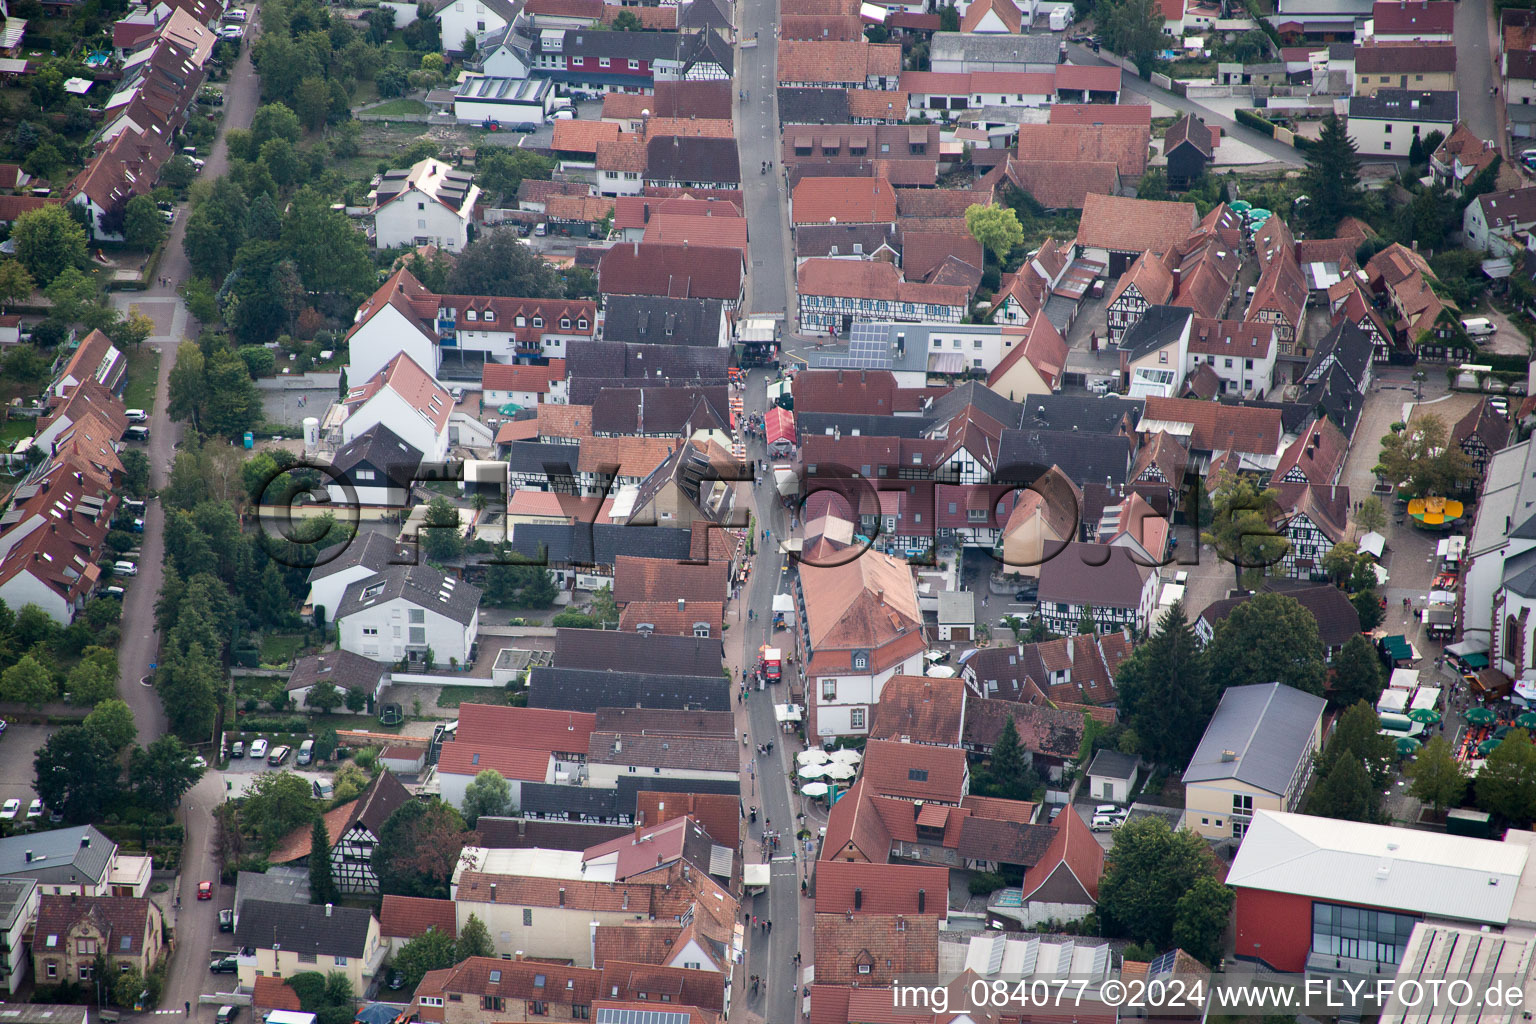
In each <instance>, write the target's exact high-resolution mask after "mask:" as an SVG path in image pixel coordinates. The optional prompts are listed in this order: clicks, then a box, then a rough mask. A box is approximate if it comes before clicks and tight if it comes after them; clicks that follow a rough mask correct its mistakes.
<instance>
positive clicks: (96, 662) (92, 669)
mask: <svg viewBox="0 0 1536 1024" xmlns="http://www.w3.org/2000/svg"><path fill="white" fill-rule="evenodd" d="M80 654H81V657H80V661H79V662H77V663H76V664H75V667H74V668H72V669H70V671H69V676H68V678H67V679H66V680H65V682H64V686H65V688H66V689H67V690H68V691H69V700H70V703H72V704H74V705H75V706H76V707H86V708H88V707H95V706H96V705H97V704H99V703H100V702H102V701H104V700H111V699H112V698H113V697H116V696H117V677H118V674H119V669H118V665H117V655H116V654H114V653H112V651H110V650H108V649H107V648H105V647H94V646H92V647H86V648H84V649H83V650H82V651H81V652H80ZM128 738H129V739H130V740H131V739H133V737H132V736H129V737H128Z"/></svg>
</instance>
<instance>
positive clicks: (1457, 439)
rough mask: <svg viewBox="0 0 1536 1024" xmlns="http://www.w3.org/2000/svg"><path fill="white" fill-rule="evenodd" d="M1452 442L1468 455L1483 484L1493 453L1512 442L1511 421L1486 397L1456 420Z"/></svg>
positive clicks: (1452, 429)
mask: <svg viewBox="0 0 1536 1024" xmlns="http://www.w3.org/2000/svg"><path fill="white" fill-rule="evenodd" d="M1451 443H1453V444H1455V445H1457V446H1459V447H1460V448H1461V450H1462V451H1464V452H1466V453H1467V457H1468V458H1469V459H1471V460H1472V468H1473V470H1474V475H1475V477H1476V478H1477V480H1479V481H1481V480H1482V479H1483V473H1484V471H1485V470H1486V469H1487V468H1488V460H1489V459H1491V458H1493V453H1494V452H1496V451H1499V450H1501V449H1502V448H1503V447H1504V446H1505V445H1507V444H1508V443H1509V418H1508V417H1507V416H1505V415H1504V414H1502V413H1500V412H1499V411H1498V410H1496V409H1494V407H1493V405H1492V403H1491V402H1490V401H1489V400H1488V399H1486V398H1485V399H1483V400H1482V401H1480V402H1478V403H1477V405H1476V406H1474V407H1473V408H1472V409H1470V410H1469V411H1468V412H1467V414H1466V415H1465V416H1463V417H1462V418H1461V419H1459V420H1457V421H1456V425H1455V426H1454V427H1452V428H1451Z"/></svg>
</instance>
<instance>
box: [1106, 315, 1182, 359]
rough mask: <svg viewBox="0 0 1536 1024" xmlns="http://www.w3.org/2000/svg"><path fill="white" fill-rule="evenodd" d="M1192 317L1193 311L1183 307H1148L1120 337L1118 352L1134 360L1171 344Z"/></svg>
mask: <svg viewBox="0 0 1536 1024" xmlns="http://www.w3.org/2000/svg"><path fill="white" fill-rule="evenodd" d="M1194 315H1195V311H1194V310H1192V309H1188V308H1186V307H1184V306H1148V307H1147V308H1146V311H1145V312H1143V313H1142V314H1141V319H1139V320H1137V321H1136V322H1135V323H1134V324H1132V325H1131V326H1130V329H1129V330H1127V331H1126V332H1125V333H1124V334H1122V335H1121V336H1120V351H1121V352H1123V353H1125V354H1126V358H1128V359H1131V360H1136V359H1140V358H1141V357H1142V356H1144V355H1146V354H1147V353H1148V352H1153V351H1155V350H1157V349H1159V348H1162V347H1163V346H1164V345H1169V344H1172V343H1173V342H1174V341H1177V340H1178V337H1179V334H1180V332H1181V331H1183V330H1184V325H1185V324H1187V323H1189V321H1190V320H1192V319H1193V318H1194Z"/></svg>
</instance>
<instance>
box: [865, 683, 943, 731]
mask: <svg viewBox="0 0 1536 1024" xmlns="http://www.w3.org/2000/svg"><path fill="white" fill-rule="evenodd" d="M965 699H966V694H965V682H964V681H963V680H961V679H960V678H959V677H955V678H952V679H939V678H934V677H930V676H904V675H896V676H892V677H891V678H890V679H889V680H887V682H886V684H885V686H884V688H882V689H881V691H880V703H879V704H878V705H876V706H875V719H874V721H873V722H872V723H870V728H869V737H870V739H881V740H901V741H903V742H909V743H931V744H939V745H943V746H959V745H960V734H961V719H962V718H963V717H964V708H965Z"/></svg>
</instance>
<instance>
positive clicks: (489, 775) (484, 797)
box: [464, 768, 512, 828]
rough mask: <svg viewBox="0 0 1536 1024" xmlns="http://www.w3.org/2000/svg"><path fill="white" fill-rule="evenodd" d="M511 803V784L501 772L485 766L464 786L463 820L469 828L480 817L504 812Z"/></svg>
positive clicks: (472, 826) (473, 825)
mask: <svg viewBox="0 0 1536 1024" xmlns="http://www.w3.org/2000/svg"><path fill="white" fill-rule="evenodd" d="M511 803H512V784H511V783H509V782H508V781H507V780H506V779H504V778H502V777H501V773H500V772H498V771H496V770H495V769H493V768H487V769H486V770H485V771H483V772H481V773H480V774H479V775H476V776H475V779H474V781H473V782H471V783H470V784H469V785H468V786H466V787H464V820H465V821H466V822H468V823H469V827H470V828H474V827H475V822H476V821H478V820H479V819H480V818H482V817H496V816H498V815H501V814H505V813H506V811H507V808H508V807H509V806H511Z"/></svg>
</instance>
